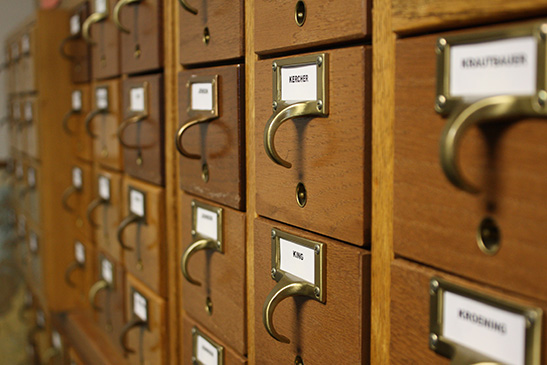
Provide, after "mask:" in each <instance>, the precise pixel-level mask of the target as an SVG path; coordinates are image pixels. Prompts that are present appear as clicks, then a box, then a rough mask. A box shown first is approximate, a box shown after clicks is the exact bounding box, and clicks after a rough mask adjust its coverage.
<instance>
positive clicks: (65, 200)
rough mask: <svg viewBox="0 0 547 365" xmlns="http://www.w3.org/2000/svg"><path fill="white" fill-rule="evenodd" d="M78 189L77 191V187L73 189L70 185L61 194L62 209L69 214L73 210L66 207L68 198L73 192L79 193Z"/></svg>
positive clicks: (68, 206)
mask: <svg viewBox="0 0 547 365" xmlns="http://www.w3.org/2000/svg"><path fill="white" fill-rule="evenodd" d="M79 190H80V189H78V188H77V187H75V186H74V185H70V186H69V187H68V188H66V190H65V192H64V193H63V198H62V200H61V201H62V202H63V207H65V209H66V210H67V211H69V212H74V209H73V208H72V207H71V206H70V205H68V198H69V197H70V196H71V195H72V194H74V193H75V192H77V191H79Z"/></svg>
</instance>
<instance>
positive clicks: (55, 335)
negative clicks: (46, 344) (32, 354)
mask: <svg viewBox="0 0 547 365" xmlns="http://www.w3.org/2000/svg"><path fill="white" fill-rule="evenodd" d="M51 344H52V345H53V347H55V348H56V349H57V350H60V349H61V348H62V347H63V344H62V342H61V335H60V334H59V332H57V331H52V332H51Z"/></svg>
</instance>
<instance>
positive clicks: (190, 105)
mask: <svg viewBox="0 0 547 365" xmlns="http://www.w3.org/2000/svg"><path fill="white" fill-rule="evenodd" d="M179 90H180V92H179V95H180V98H179V105H180V112H179V115H180V118H181V120H180V127H179V130H178V132H177V135H176V146H177V149H178V151H179V154H180V157H179V159H180V165H179V166H180V168H179V173H180V181H181V188H182V189H183V190H185V191H187V192H189V193H192V194H196V195H199V196H202V197H204V198H206V199H210V200H214V201H216V202H218V203H221V204H224V205H227V206H229V207H232V208H235V209H239V210H244V209H245V143H244V141H245V128H244V126H245V117H244V116H245V108H244V106H243V103H244V98H243V97H241V96H242V95H244V83H243V65H236V66H223V67H214V68H208V69H202V70H191V71H183V72H181V74H180V75H179Z"/></svg>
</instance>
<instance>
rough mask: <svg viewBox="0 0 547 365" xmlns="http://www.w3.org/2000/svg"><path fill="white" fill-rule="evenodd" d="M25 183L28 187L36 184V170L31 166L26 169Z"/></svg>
mask: <svg viewBox="0 0 547 365" xmlns="http://www.w3.org/2000/svg"><path fill="white" fill-rule="evenodd" d="M27 185H28V186H29V188H34V187H35V186H36V170H34V168H33V167H29V168H28V169H27Z"/></svg>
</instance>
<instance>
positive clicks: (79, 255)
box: [74, 241, 85, 264]
mask: <svg viewBox="0 0 547 365" xmlns="http://www.w3.org/2000/svg"><path fill="white" fill-rule="evenodd" d="M74 258H75V259H76V261H77V262H78V263H79V264H85V247H84V245H83V244H82V243H81V242H80V241H76V242H74Z"/></svg>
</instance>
